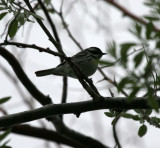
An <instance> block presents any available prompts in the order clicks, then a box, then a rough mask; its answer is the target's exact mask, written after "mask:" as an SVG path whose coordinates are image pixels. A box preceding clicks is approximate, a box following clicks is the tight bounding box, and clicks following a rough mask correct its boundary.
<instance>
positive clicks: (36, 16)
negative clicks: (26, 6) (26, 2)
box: [29, 12, 43, 20]
mask: <svg viewBox="0 0 160 148" xmlns="http://www.w3.org/2000/svg"><path fill="white" fill-rule="evenodd" d="M29 14H30V15H32V16H33V17H34V18H37V19H40V20H43V18H42V17H41V16H39V15H37V14H35V13H32V12H29Z"/></svg>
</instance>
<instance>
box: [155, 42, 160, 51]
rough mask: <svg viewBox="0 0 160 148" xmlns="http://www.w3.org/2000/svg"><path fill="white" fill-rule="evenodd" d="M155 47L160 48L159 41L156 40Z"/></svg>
mask: <svg viewBox="0 0 160 148" xmlns="http://www.w3.org/2000/svg"><path fill="white" fill-rule="evenodd" d="M156 48H159V49H160V41H157V42H156Z"/></svg>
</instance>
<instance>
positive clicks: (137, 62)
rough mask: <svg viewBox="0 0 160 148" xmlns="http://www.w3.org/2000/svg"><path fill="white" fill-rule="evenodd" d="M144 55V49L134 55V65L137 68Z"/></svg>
mask: <svg viewBox="0 0 160 148" xmlns="http://www.w3.org/2000/svg"><path fill="white" fill-rule="evenodd" d="M143 56H144V51H141V52H140V53H138V54H137V55H136V56H135V57H134V67H135V68H137V66H139V65H140V63H141V62H142V59H143Z"/></svg>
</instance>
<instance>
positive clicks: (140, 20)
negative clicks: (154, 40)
mask: <svg viewBox="0 0 160 148" xmlns="http://www.w3.org/2000/svg"><path fill="white" fill-rule="evenodd" d="M104 1H105V2H107V3H110V4H111V5H113V6H114V7H116V8H117V9H119V10H120V11H121V12H122V13H123V14H124V16H128V17H130V18H132V19H133V20H135V21H137V22H139V23H141V24H143V25H147V24H148V22H147V21H145V20H144V19H142V18H140V17H138V16H136V15H135V14H133V13H131V12H130V11H129V10H127V9H126V8H124V7H123V6H121V5H120V4H118V3H117V2H116V1H115V0H104ZM153 29H154V31H160V29H158V28H157V27H156V26H153Z"/></svg>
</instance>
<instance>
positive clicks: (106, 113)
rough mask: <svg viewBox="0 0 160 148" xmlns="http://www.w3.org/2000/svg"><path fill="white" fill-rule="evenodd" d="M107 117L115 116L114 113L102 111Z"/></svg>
mask: <svg viewBox="0 0 160 148" xmlns="http://www.w3.org/2000/svg"><path fill="white" fill-rule="evenodd" d="M104 114H105V115H106V116H107V117H115V115H114V114H112V113H110V112H105V113H104Z"/></svg>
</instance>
